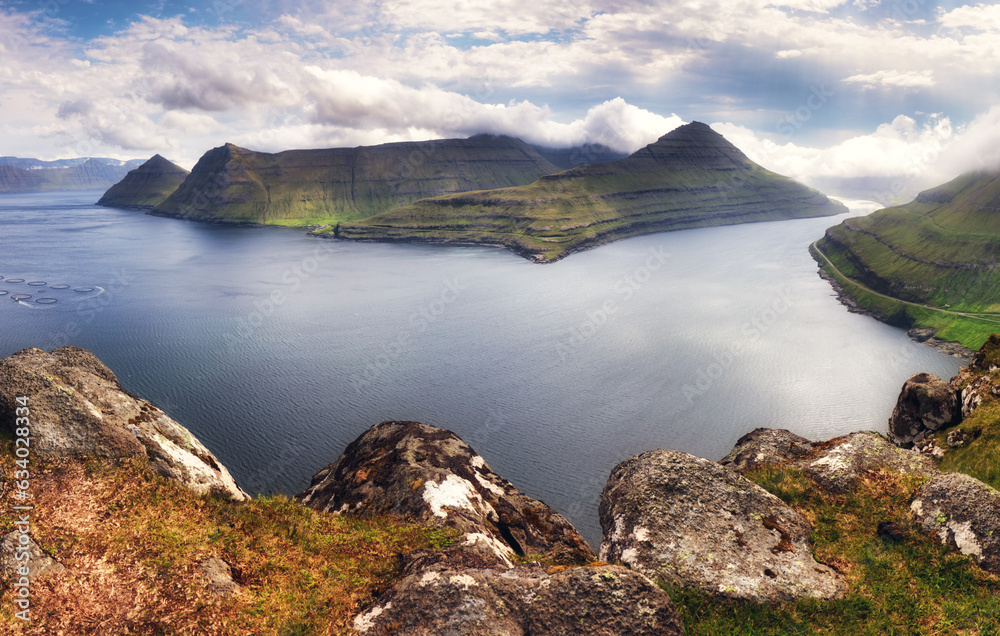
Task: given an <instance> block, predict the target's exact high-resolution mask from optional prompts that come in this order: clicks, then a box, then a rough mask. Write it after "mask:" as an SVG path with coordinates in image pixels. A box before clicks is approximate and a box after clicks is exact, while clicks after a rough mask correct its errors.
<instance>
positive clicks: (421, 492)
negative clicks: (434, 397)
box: [297, 422, 596, 566]
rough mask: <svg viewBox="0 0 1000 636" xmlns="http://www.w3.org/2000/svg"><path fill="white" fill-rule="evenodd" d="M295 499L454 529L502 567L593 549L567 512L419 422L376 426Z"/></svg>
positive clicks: (581, 555) (574, 558) (583, 558)
mask: <svg viewBox="0 0 1000 636" xmlns="http://www.w3.org/2000/svg"><path fill="white" fill-rule="evenodd" d="M297 498H298V499H300V500H301V501H302V503H304V504H305V505H307V506H309V507H312V508H315V509H317V510H323V511H327V512H334V513H337V514H350V515H354V516H361V517H369V516H373V515H380V514H385V513H396V514H400V515H405V516H407V517H410V518H412V519H415V520H417V521H420V522H424V523H430V524H434V525H438V526H445V527H450V528H455V529H457V530H459V531H460V532H462V533H463V535H464V536H463V537H462V538H461V541H462V543H464V544H465V545H467V546H468V547H469V548H470V549H471V548H478V549H479V550H481V551H484V552H485V553H487V554H491V555H492V556H493V557H494V558H495V560H496V561H497V562H498V563H500V564H502V565H504V566H510V565H511V564H512V561H511V559H510V555H512V554H513V555H518V556H524V555H544V556H545V557H546V558H547V559H548V560H551V561H552V562H555V563H566V564H569V563H580V564H583V563H587V562H588V561H592V560H593V559H594V558H595V556H596V555H595V554H594V552H593V550H591V548H590V546H588V545H587V542H586V541H585V540H584V538H583V537H582V536H581V535H580V534H579V533H578V532H577V531H576V529H575V528H573V526H572V525H571V524H570V523H569V522H568V521H567V520H566V519H565V518H564V517H563V516H562V515H560V514H558V513H557V512H555V511H554V510H552V509H551V508H549V507H548V506H546V505H545V504H544V503H542V502H540V501H537V500H535V499H532V498H531V497H528V496H527V495H525V494H523V493H521V492H520V491H518V490H517V489H516V488H515V487H514V486H513V485H512V484H511V483H510V482H509V481H507V480H506V479H504V478H502V477H500V476H499V475H497V474H496V473H495V472H493V470H491V469H490V467H489V466H488V465H487V464H486V461H485V460H484V459H483V458H482V457H481V456H480V455H479V454H478V453H476V451H474V450H473V449H472V448H471V447H470V446H469V445H468V444H466V443H465V442H463V441H462V440H461V439H460V438H459V437H458V436H457V435H455V434H454V433H452V432H451V431H447V430H444V429H440V428H436V427H434V426H428V425H426V424H419V423H417V422H382V423H381V424H377V425H375V426H373V427H372V428H370V429H369V430H368V431H366V432H365V433H364V434H362V435H361V436H360V437H359V438H358V439H356V440H355V441H354V442H352V443H351V444H350V445H349V446H348V447H347V449H346V450H345V451H344V453H343V454H342V455H341V456H340V459H338V460H337V461H336V462H335V463H333V464H330V465H329V466H327V467H326V468H324V469H323V470H322V471H320V472H319V473H317V474H316V475H315V477H313V481H312V485H311V486H310V487H309V489H308V490H306V491H305V492H303V493H301V494H300V495H298V497H297Z"/></svg>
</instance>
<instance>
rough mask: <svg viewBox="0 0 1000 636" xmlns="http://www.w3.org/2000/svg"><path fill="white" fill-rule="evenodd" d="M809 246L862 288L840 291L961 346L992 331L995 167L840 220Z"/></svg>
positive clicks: (998, 203) (999, 208) (997, 245)
mask: <svg viewBox="0 0 1000 636" xmlns="http://www.w3.org/2000/svg"><path fill="white" fill-rule="evenodd" d="M817 247H818V248H819V249H820V250H821V252H822V254H823V255H825V256H826V257H828V258H829V259H830V262H831V263H832V264H833V265H834V266H835V267H836V268H837V270H839V273H840V278H842V279H851V280H853V281H857V282H858V283H861V284H863V285H864V286H865V287H867V288H869V291H865V290H863V289H860V288H858V287H857V286H856V285H850V284H847V285H846V288H845V291H846V292H847V293H848V294H849V295H850V296H851V297H852V298H854V299H855V300H856V301H857V302H858V304H859V305H861V306H862V307H864V308H866V309H869V310H870V311H872V312H874V313H875V314H876V315H879V316H880V317H883V318H885V319H887V320H890V321H891V322H894V323H898V324H901V325H904V326H914V325H915V326H918V327H926V328H932V329H935V330H937V331H938V333H937V336H938V337H939V338H942V339H944V340H950V341H954V342H959V343H960V344H962V345H964V346H965V347H967V348H969V349H978V348H979V347H980V346H982V344H983V342H985V340H986V337H987V336H988V335H989V334H990V333H991V332H992V331H997V330H998V329H1000V324H998V323H1000V268H998V266H997V265H998V257H1000V173H998V172H972V173H968V174H963V175H962V176H960V177H958V178H956V179H954V180H952V181H950V182H948V183H946V184H944V185H942V186H939V187H937V188H933V189H931V190H927V191H925V192H921V193H920V195H919V196H917V198H916V199H914V200H913V201H912V202H910V203H908V204H906V205H901V206H897V207H892V208H886V209H884V210H879V211H877V212H874V213H872V214H871V215H869V216H866V217H862V218H856V219H848V220H847V221H844V222H843V223H841V224H840V225H837V226H835V227H832V228H830V229H828V230H827V231H826V236H824V237H823V239H822V240H820V241H819V242H818V243H817ZM821 262H822V261H821ZM828 269H829V268H828ZM842 282H844V281H842ZM871 292H875V293H871ZM878 294H881V295H883V296H888V297H890V298H885V297H883V296H878ZM891 299H898V300H899V301H903V302H893V301H892V300H891ZM910 303H912V304H910Z"/></svg>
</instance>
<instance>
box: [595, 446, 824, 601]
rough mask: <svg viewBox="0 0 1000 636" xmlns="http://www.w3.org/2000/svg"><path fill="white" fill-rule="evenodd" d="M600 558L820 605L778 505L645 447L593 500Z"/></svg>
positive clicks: (746, 596)
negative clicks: (599, 534) (599, 532)
mask: <svg viewBox="0 0 1000 636" xmlns="http://www.w3.org/2000/svg"><path fill="white" fill-rule="evenodd" d="M600 515H601V527H602V529H603V530H604V542H603V543H602V544H601V557H602V559H604V560H606V561H621V562H622V563H625V564H627V565H629V566H630V567H631V568H632V569H634V570H636V571H638V572H642V573H643V574H645V575H647V576H649V577H650V578H653V579H654V580H662V581H665V582H668V583H671V584H674V585H679V586H685V587H697V588H699V589H701V590H704V591H705V592H708V593H711V594H714V595H717V596H723V597H728V598H733V599H741V600H751V601H757V602H783V601H789V600H792V599H795V598H800V597H813V598H820V599H830V598H835V597H837V596H839V595H840V594H841V593H842V592H843V590H844V582H843V580H842V578H841V577H840V575H839V574H838V573H837V572H836V571H835V570H833V569H832V568H830V567H828V566H826V565H823V564H821V563H818V562H816V560H815V558H813V554H812V550H811V548H810V547H809V534H810V531H811V528H810V526H809V524H808V522H807V521H806V520H805V519H804V518H803V517H802V516H801V515H799V514H798V513H797V512H795V511H794V510H792V509H791V508H790V507H788V506H787V505H785V504H784V503H783V502H782V501H781V500H780V499H778V498H777V497H775V496H773V495H771V494H770V493H768V492H766V491H765V490H764V489H762V488H760V487H759V486H757V485H756V484H753V483H752V482H750V481H748V480H747V479H746V478H744V477H743V476H741V475H739V474H738V473H736V472H734V471H732V470H729V469H728V468H725V467H723V466H721V465H719V464H717V463H715V462H711V461H708V460H707V459H701V458H699V457H694V456H692V455H688V454H686V453H681V452H678V451H667V450H654V451H649V452H646V453H642V454H641V455H636V456H635V457H632V458H630V459H627V460H625V461H624V462H622V463H621V464H619V465H618V466H616V467H615V469H614V470H613V471H612V472H611V476H610V477H609V478H608V483H607V485H606V486H605V488H604V492H603V493H602V495H601V505H600Z"/></svg>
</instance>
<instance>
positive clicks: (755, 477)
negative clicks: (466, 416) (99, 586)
mask: <svg viewBox="0 0 1000 636" xmlns="http://www.w3.org/2000/svg"><path fill="white" fill-rule="evenodd" d="M997 360H1000V336H994V337H992V338H991V339H990V341H989V342H988V343H987V345H985V346H984V348H983V350H982V351H980V352H979V353H977V354H976V357H975V359H974V360H973V361H972V364H971V365H970V366H968V367H965V368H963V370H962V372H961V373H960V374H959V375H958V376H956V378H954V379H953V380H952V382H951V383H948V382H944V381H943V380H941V379H940V378H937V377H936V376H933V375H931V374H917V375H916V376H913V377H912V378H910V380H908V381H907V383H906V384H905V385H904V387H903V390H902V391H901V393H900V396H899V399H898V402H897V406H896V409H895V411H894V412H893V414H892V416H891V418H890V421H889V431H888V433H889V436H888V439H887V438H886V437H885V436H883V435H880V434H878V433H875V432H870V431H866V432H857V433H852V434H850V435H845V436H841V437H838V438H835V439H831V440H826V441H811V440H808V439H805V438H803V437H801V436H799V435H796V434H794V433H791V432H789V431H787V430H777V429H766V428H759V429H756V430H754V431H752V432H750V433H748V434H747V435H745V436H743V437H742V438H741V439H740V440H739V441H738V442H737V443H736V445H735V447H734V448H733V450H732V451H731V452H730V453H729V454H728V455H727V456H726V457H724V458H723V459H721V460H720V461H718V462H715V461H711V460H708V459H704V458H699V457H695V456H692V455H689V454H687V453H683V452H679V451H674V450H662V449H658V450H652V451H647V452H645V453H640V454H638V455H635V456H633V457H631V458H629V459H627V460H625V461H624V462H622V463H621V464H619V465H618V466H616V467H615V468H614V469H613V470H612V472H611V474H610V475H609V477H608V480H607V483H606V485H605V487H604V489H603V492H602V494H601V501H600V511H599V512H600V521H601V527H602V530H603V540H602V544H601V546H600V549H599V551H595V550H594V549H592V547H591V546H589V545H588V544H587V542H586V540H585V539H584V538H583V537H582V536H581V535H580V534H579V533H578V532H577V531H576V530H575V528H573V526H572V525H571V524H570V522H569V521H568V520H567V519H566V518H565V517H563V516H562V515H561V514H559V513H558V512H557V511H555V510H553V509H551V508H550V507H549V506H547V505H546V504H545V503H543V502H541V501H538V500H535V499H532V498H531V497H529V496H527V495H525V494H523V493H521V492H520V491H519V490H518V489H517V488H516V487H515V486H514V485H513V484H512V483H511V482H509V481H507V480H506V479H504V478H503V477H501V476H500V475H498V474H496V473H495V472H494V471H493V470H492V469H490V467H489V465H488V464H487V462H486V459H485V458H483V457H482V456H481V455H479V454H478V453H477V452H476V451H475V450H474V449H472V448H471V447H470V446H469V445H468V444H466V443H465V442H464V441H462V440H461V439H460V438H459V437H458V436H457V435H455V434H454V433H452V432H450V431H447V430H444V429H439V428H436V427H433V426H428V425H425V424H420V423H417V422H405V421H387V422H382V423H380V424H377V425H375V426H373V427H371V428H370V429H369V430H367V431H366V432H365V433H363V434H362V435H361V436H359V437H358V438H357V439H356V440H355V441H354V442H352V443H351V444H350V445H348V447H347V448H346V449H345V450H344V452H343V453H342V454H341V456H340V457H339V458H338V459H337V460H336V461H335V462H333V463H331V464H330V465H328V466H327V467H325V468H323V469H322V470H320V471H319V472H318V473H316V475H315V477H314V478H313V480H312V484H311V485H310V487H309V488H308V489H307V490H306V491H304V492H302V493H300V494H299V495H297V496H296V498H295V502H289V505H293V506H304V507H307V508H311V509H313V510H315V511H317V512H318V513H319V514H321V515H334V516H338V517H343V518H349V519H355V520H364V519H395V518H398V519H405V520H407V521H408V522H415V523H417V524H420V525H422V526H425V527H430V528H438V529H440V530H441V531H442V532H447V533H450V535H449V536H451V537H453V539H452V540H451V541H450V544H449V545H447V546H446V547H444V548H443V549H436V550H427V549H421V550H416V551H412V552H408V553H402V554H399V555H398V556H399V559H400V563H401V566H400V569H399V574H398V576H396V577H395V578H394V579H393V580H392V581H390V583H389V585H388V586H387V587H386V588H385V589H383V590H382V591H380V592H379V593H378V595H377V597H376V598H374V602H372V603H370V604H368V605H367V606H364V607H362V608H361V610H362V611H361V612H360V613H359V614H357V615H354V616H352V617H351V619H350V625H351V627H352V629H353V631H354V633H357V634H364V635H378V636H381V635H387V636H388V635H403V636H424V635H430V634H435V635H438V634H454V635H456V636H458V635H468V636H527V635H529V634H530V635H532V636H547V635H552V636H555V635H557V634H558V635H564V634H579V635H580V636H584V635H586V636H594V635H596V636H613V635H619V634H634V635H636V636H643V635H647V634H648V635H650V636H652V635H654V634H655V635H668V636H669V635H672V634H684V633H685V628H684V624H683V621H682V617H681V614H680V613H679V611H678V607H677V606H676V605H675V602H674V600H672V598H671V593H672V592H674V591H678V590H680V591H683V590H690V591H692V593H695V594H700V595H703V597H704V598H705V601H704V603H709V604H718V603H738V604H746V603H750V604H758V605H760V606H761V607H765V606H781V605H783V604H788V603H795V602H797V601H799V600H800V599H811V601H810V602H816V603H822V602H827V601H835V600H836V599H841V598H845V597H846V596H847V595H849V594H850V593H851V592H850V591H851V590H852V589H853V587H852V586H856V585H857V573H856V572H854V570H852V568H851V567H850V566H849V565H848V564H846V563H845V562H844V561H843V559H840V558H834V557H831V556H830V554H829V553H827V552H824V551H823V549H821V546H820V545H819V544H818V543H817V541H816V532H817V524H819V523H829V520H828V519H827V520H825V521H824V518H823V516H822V515H819V516H817V515H816V514H815V513H813V512H808V510H807V509H805V508H802V507H801V505H798V504H796V503H795V502H796V501H799V502H800V503H801V501H804V500H813V501H820V500H826V499H828V500H830V501H833V502H835V508H837V509H840V508H843V506H845V505H847V504H846V503H845V502H847V501H851V500H855V499H858V498H860V499H861V500H866V498H871V497H875V498H878V497H883V496H888V495H887V493H888V492H896V493H897V494H895V495H893V496H896V497H900V498H902V499H901V505H902V506H905V508H903V509H905V510H906V511H907V512H906V513H905V514H902V513H896V514H895V515H894V516H892V517H890V518H887V519H885V520H883V521H881V522H880V523H879V524H878V528H877V533H878V535H877V536H878V537H888V538H887V539H885V540H886V541H890V540H891V541H904V540H907V539H905V537H906V532H904V530H901V528H910V530H909V532H911V533H912V532H914V531H915V530H914V529H916V528H919V529H920V530H919V532H922V533H925V534H927V535H928V536H931V537H934V541H936V542H940V543H942V544H944V545H945V546H950V549H951V550H952V551H954V552H955V553H960V554H961V555H965V557H967V558H968V559H969V560H970V562H971V563H974V564H975V566H977V567H978V568H979V569H981V570H982V571H985V572H989V573H993V574H1000V492H998V491H996V490H994V489H993V488H991V487H990V486H989V485H987V484H986V483H984V482H981V481H979V480H978V479H975V478H974V477H971V476H969V475H965V474H960V473H947V472H944V471H943V470H942V469H941V468H940V467H939V466H938V464H937V461H938V460H937V459H936V458H938V457H940V456H941V455H942V454H943V451H941V449H940V448H939V447H938V446H936V444H938V443H939V442H936V441H935V440H940V439H943V438H942V437H941V436H942V435H943V434H944V432H945V431H946V429H949V428H950V427H955V426H956V425H958V424H959V423H960V422H962V421H963V418H969V417H972V416H974V415H975V413H976V410H977V409H978V408H979V407H980V406H982V405H983V404H991V405H993V404H995V403H996V402H997V396H1000V383H994V379H993V375H994V373H995V372H996V371H998V370H1000V369H998V367H997V365H996V361H997ZM25 395H27V396H30V403H31V413H32V418H33V419H34V420H35V421H37V422H38V424H35V425H34V426H33V429H32V449H33V451H32V452H33V453H35V454H36V455H37V456H39V457H43V458H57V459H58V458H82V459H86V458H88V457H99V458H107V459H113V460H114V459H127V460H129V461H132V460H143V459H144V460H145V461H148V464H149V466H150V467H151V468H152V469H153V471H154V472H156V473H157V474H158V475H161V476H162V477H164V478H166V479H168V480H171V481H174V482H176V483H178V484H181V485H182V486H184V487H185V488H187V489H189V491H190V492H191V495H192V496H195V497H205V496H207V495H212V496H215V497H220V496H221V497H224V498H227V499H228V500H231V503H230V504H228V505H232V506H245V505H248V502H249V501H250V498H249V497H248V495H247V494H246V493H244V492H243V491H242V490H241V489H240V488H239V486H237V485H236V483H235V482H234V481H233V480H232V478H231V477H230V476H229V472H228V471H227V470H226V468H225V467H224V466H222V465H221V464H220V463H219V462H218V460H217V459H216V458H215V456H214V455H212V454H211V452H210V451H208V449H206V448H205V447H204V446H203V445H202V444H201V443H200V442H199V441H198V440H197V439H196V438H195V437H194V436H193V435H191V434H190V432H189V431H187V430H186V429H184V428H183V427H182V426H181V425H180V424H178V423H176V422H174V421H173V420H171V419H170V418H169V417H168V416H167V415H166V414H164V413H163V412H162V411H160V410H159V409H157V408H156V407H155V406H153V405H152V404H150V403H149V402H146V401H144V400H142V399H140V398H137V397H135V396H132V395H131V394H129V393H128V392H127V391H125V390H124V388H122V386H121V384H120V383H118V380H117V379H116V378H115V376H114V373H113V372H112V371H111V370H110V369H108V368H107V367H106V366H104V365H103V364H102V363H101V362H100V361H99V360H98V359H97V358H96V357H95V356H94V355H93V354H91V353H90V352H88V351H86V350H83V349H78V348H75V347H60V348H57V349H54V350H53V351H52V352H51V353H45V352H43V351H40V350H38V349H28V350H25V351H21V352H19V353H17V354H14V355H13V356H10V357H9V358H6V359H4V360H2V361H0V427H2V428H4V429H6V430H9V431H11V433H13V431H15V430H16V428H17V427H16V421H17V417H18V416H19V414H18V412H17V408H16V406H15V405H16V404H17V402H16V400H17V398H18V396H25ZM976 430H977V431H980V429H978V428H977V429H976ZM980 432H981V431H980ZM959 437H961V439H959ZM976 437H977V435H976V434H975V433H968V432H965V433H963V435H962V436H957V435H956V436H955V441H954V443H953V442H952V435H949V436H948V443H949V445H952V446H963V445H968V444H974V443H976V441H975V440H976ZM782 483H783V484H785V486H783V487H781V488H775V485H777V484H782ZM762 484H765V485H766V484H770V487H769V488H765V487H764V485H762ZM788 484H793V485H794V484H798V486H795V488H798V489H799V490H795V488H793V490H792V491H788V490H782V488H787V487H788ZM906 484H910V485H909V486H907V485H906ZM55 486H56V487H58V485H57V484H56V485H55ZM893 488H895V489H896V490H892V489H893ZM887 489H888V490H887ZM772 491H774V492H772ZM775 492H778V493H779V494H782V493H784V495H783V496H781V497H779V496H777V495H776V494H775ZM872 492H874V493H881V494H872ZM789 493H792V494H793V495H794V496H791V495H789ZM795 493H798V494H795ZM824 514H830V513H824ZM845 514H848V515H851V514H854V513H850V512H846V513H845ZM848 518H849V517H848ZM840 523H847V521H841V522H840ZM0 530H3V532H5V533H8V532H12V531H13V532H16V529H13V530H12V529H11V528H9V527H4V528H0ZM836 532H837V533H838V534H839V533H840V530H839V529H838V530H837V531H836ZM863 532H864V533H866V534H867V533H869V532H870V533H871V536H872V537H875V536H876V535H875V533H876V528H875V527H874V526H873V527H872V528H869V529H866V530H864V531H863ZM289 536H292V535H289ZM8 539H9V537H8ZM8 544H9V545H8ZM4 546H5V547H4V549H3V552H4V554H2V555H0V557H2V559H0V560H2V561H3V562H4V563H8V562H10V563H13V561H12V559H13V558H14V557H13V552H12V551H13V550H15V549H16V548H15V543H14V541H13V540H9V541H6V542H5V543H4ZM36 548H37V549H36ZM32 549H34V550H35V551H36V552H38V557H39V559H43V560H44V559H49V560H51V558H50V557H49V556H48V555H46V554H45V553H44V551H42V550H41V548H38V546H34V548H32ZM59 556H60V561H62V562H53V563H48V565H47V567H46V569H45V572H44V576H45V577H54V578H58V577H62V578H60V580H63V579H66V580H68V579H67V577H69V578H72V577H74V576H78V575H79V574H80V572H79V571H78V568H80V567H82V566H81V565H80V561H79V560H76V561H74V559H73V554H72V548H71V549H70V551H69V553H63V554H60V555H59ZM238 558H239V557H238V556H237V557H233V556H230V557H229V561H227V560H224V559H222V558H220V557H218V556H212V557H211V558H209V559H203V560H202V561H201V565H199V567H200V568H201V570H203V571H205V572H206V573H208V572H211V573H213V574H212V576H211V577H209V578H208V582H207V583H206V584H205V585H207V586H209V587H207V588H206V589H210V590H212V593H213V594H215V593H216V592H215V590H218V589H224V590H226V592H225V594H229V595H232V594H237V595H238V594H242V593H250V592H242V591H240V590H242V587H241V585H239V584H237V583H236V582H234V580H233V578H232V577H233V576H236V575H235V574H232V573H233V572H240V571H243V569H244V568H246V567H248V566H247V565H246V564H242V565H241V564H240V563H239V562H238ZM5 567H6V566H5ZM39 576H42V575H41V574H40V575H39Z"/></svg>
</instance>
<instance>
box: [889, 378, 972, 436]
mask: <svg viewBox="0 0 1000 636" xmlns="http://www.w3.org/2000/svg"><path fill="white" fill-rule="evenodd" d="M960 419H961V405H960V404H959V401H958V396H957V395H956V394H955V390H954V389H953V388H952V386H951V385H950V384H949V383H947V382H945V381H944V380H942V379H941V378H939V377H938V376H936V375H934V374H933V373H918V374H916V375H914V376H913V377H911V378H910V379H909V380H907V381H906V382H905V383H904V384H903V389H902V391H900V393H899V398H898V399H897V401H896V408H895V409H893V411H892V416H891V417H890V418H889V439H890V440H891V441H892V442H893V443H894V444H896V445H898V446H902V447H904V448H909V447H910V446H912V445H913V443H914V442H916V441H919V440H921V439H923V438H924V437H926V436H927V435H928V434H930V433H933V432H935V431H938V430H940V429H942V428H945V427H947V426H951V425H952V424H957V423H958V421H959V420H960Z"/></svg>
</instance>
